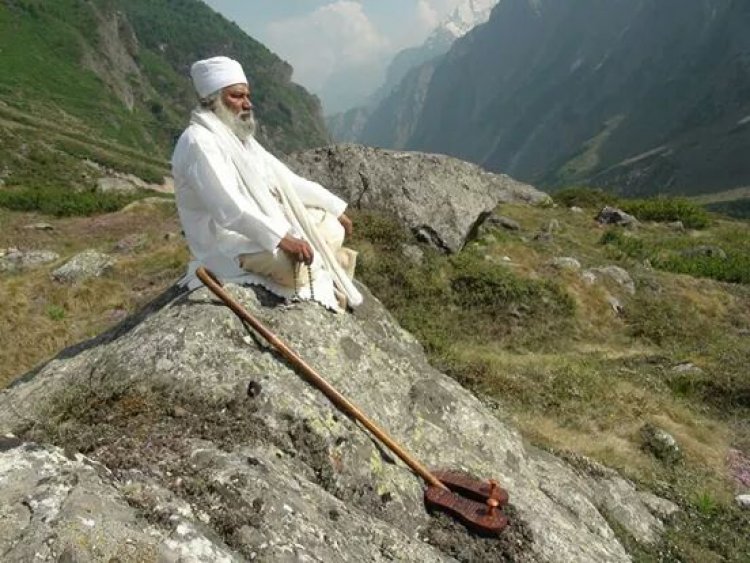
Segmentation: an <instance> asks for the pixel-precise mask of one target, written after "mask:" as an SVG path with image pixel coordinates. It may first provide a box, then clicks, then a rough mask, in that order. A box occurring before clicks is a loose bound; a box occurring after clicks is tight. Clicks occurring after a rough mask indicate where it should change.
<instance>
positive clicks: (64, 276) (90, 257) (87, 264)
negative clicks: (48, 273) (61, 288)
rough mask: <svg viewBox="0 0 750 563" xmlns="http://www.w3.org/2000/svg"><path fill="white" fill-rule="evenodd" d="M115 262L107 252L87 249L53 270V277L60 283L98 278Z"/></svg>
mask: <svg viewBox="0 0 750 563" xmlns="http://www.w3.org/2000/svg"><path fill="white" fill-rule="evenodd" d="M114 263H115V262H114V260H113V259H112V258H111V257H110V256H108V255H106V254H102V253H101V252H97V251H96V250H85V251H83V252H81V253H79V254H76V255H75V256H73V258H71V259H70V260H68V261H67V262H66V263H65V264H63V265H62V266H60V267H59V268H58V269H56V270H55V271H54V272H52V279H53V280H55V281H58V282H60V283H75V282H80V281H83V280H85V279H88V278H98V277H100V276H102V275H103V274H105V273H106V272H107V271H109V270H110V269H111V268H112V266H113V265H114Z"/></svg>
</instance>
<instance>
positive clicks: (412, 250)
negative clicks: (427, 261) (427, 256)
mask: <svg viewBox="0 0 750 563" xmlns="http://www.w3.org/2000/svg"><path fill="white" fill-rule="evenodd" d="M401 254H402V255H403V257H404V258H406V259H407V260H408V261H409V262H411V263H412V264H415V265H419V264H421V263H422V262H423V261H424V252H423V251H422V249H421V248H419V247H418V246H417V245H416V244H404V245H402V246H401Z"/></svg>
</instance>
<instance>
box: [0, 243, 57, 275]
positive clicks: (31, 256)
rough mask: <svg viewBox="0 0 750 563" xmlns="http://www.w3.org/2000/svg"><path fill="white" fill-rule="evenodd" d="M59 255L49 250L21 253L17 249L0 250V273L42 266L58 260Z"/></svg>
mask: <svg viewBox="0 0 750 563" xmlns="http://www.w3.org/2000/svg"><path fill="white" fill-rule="evenodd" d="M59 258H60V255H59V254H58V253H57V252H53V251H51V250H28V251H25V252H24V251H22V250H19V249H17V248H6V249H0V272H17V271H20V270H28V269H31V268H37V267H39V266H44V265H45V264H49V263H50V262H54V261H55V260H58V259H59Z"/></svg>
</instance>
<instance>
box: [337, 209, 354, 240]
mask: <svg viewBox="0 0 750 563" xmlns="http://www.w3.org/2000/svg"><path fill="white" fill-rule="evenodd" d="M339 223H341V226H342V227H344V236H347V237H350V236H352V231H353V230H354V225H353V224H352V220H351V219H349V217H347V216H346V213H342V214H341V215H339Z"/></svg>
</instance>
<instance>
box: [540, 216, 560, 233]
mask: <svg viewBox="0 0 750 563" xmlns="http://www.w3.org/2000/svg"><path fill="white" fill-rule="evenodd" d="M559 230H560V221H558V220H557V219H550V220H549V221H547V222H546V223H545V224H544V225H543V226H542V231H544V232H547V233H556V232H558V231H559Z"/></svg>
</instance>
